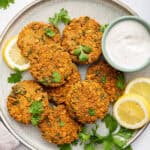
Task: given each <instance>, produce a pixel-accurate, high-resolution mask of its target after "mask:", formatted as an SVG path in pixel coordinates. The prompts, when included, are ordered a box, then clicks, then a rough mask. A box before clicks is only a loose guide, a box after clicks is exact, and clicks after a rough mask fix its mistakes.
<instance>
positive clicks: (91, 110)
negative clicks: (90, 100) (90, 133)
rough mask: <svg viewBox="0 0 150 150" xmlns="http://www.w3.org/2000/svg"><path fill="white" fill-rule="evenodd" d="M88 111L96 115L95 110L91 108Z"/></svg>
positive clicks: (91, 114)
mask: <svg viewBox="0 0 150 150" xmlns="http://www.w3.org/2000/svg"><path fill="white" fill-rule="evenodd" d="M88 113H89V115H90V116H94V115H95V110H94V109H91V108H90V109H89V110H88Z"/></svg>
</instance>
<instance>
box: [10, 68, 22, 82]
mask: <svg viewBox="0 0 150 150" xmlns="http://www.w3.org/2000/svg"><path fill="white" fill-rule="evenodd" d="M14 71H15V72H14V73H11V74H10V76H9V77H8V79H7V81H8V83H16V82H19V81H21V79H22V71H20V70H19V69H17V68H16V69H15V70H14Z"/></svg>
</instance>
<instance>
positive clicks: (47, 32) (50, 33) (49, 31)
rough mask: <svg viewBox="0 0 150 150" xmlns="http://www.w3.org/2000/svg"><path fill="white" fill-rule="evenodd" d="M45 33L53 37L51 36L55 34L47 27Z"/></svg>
mask: <svg viewBox="0 0 150 150" xmlns="http://www.w3.org/2000/svg"><path fill="white" fill-rule="evenodd" d="M45 34H46V35H47V36H48V37H53V36H55V32H54V31H52V30H51V29H49V28H47V29H45Z"/></svg>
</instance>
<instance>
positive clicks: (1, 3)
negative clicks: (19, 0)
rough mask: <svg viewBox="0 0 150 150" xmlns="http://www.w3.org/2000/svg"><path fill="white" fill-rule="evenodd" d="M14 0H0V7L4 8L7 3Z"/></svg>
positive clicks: (7, 5)
mask: <svg viewBox="0 0 150 150" xmlns="http://www.w3.org/2000/svg"><path fill="white" fill-rule="evenodd" d="M14 2H15V0H0V9H2V8H3V9H6V8H7V7H9V5H10V4H11V3H14Z"/></svg>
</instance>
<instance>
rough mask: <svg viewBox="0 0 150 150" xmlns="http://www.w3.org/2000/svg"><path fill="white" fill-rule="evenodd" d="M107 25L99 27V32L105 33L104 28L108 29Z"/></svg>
mask: <svg viewBox="0 0 150 150" xmlns="http://www.w3.org/2000/svg"><path fill="white" fill-rule="evenodd" d="M108 25H109V24H104V25H103V26H101V27H100V31H101V32H103V33H104V32H105V30H106V28H107V27H108Z"/></svg>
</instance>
